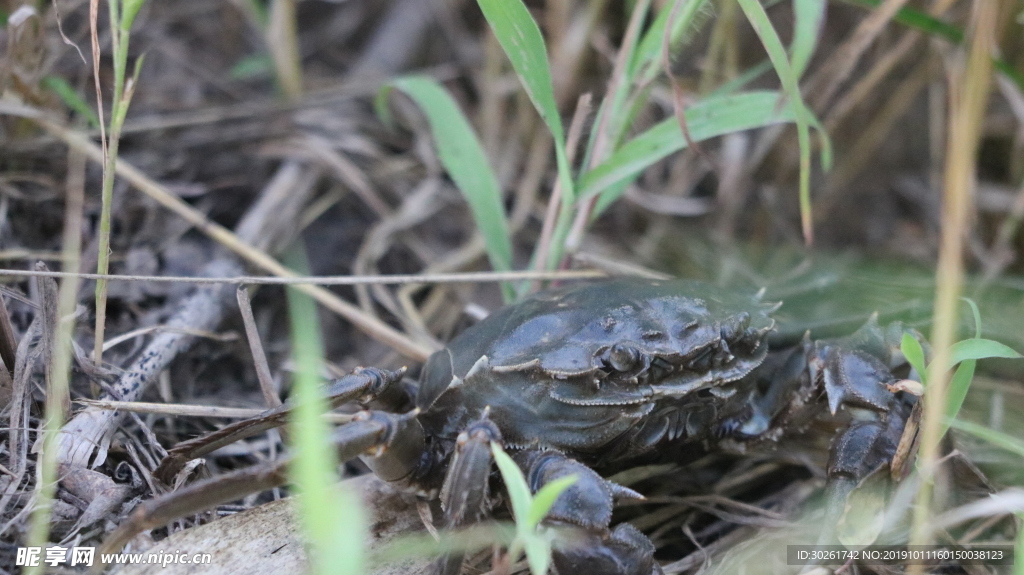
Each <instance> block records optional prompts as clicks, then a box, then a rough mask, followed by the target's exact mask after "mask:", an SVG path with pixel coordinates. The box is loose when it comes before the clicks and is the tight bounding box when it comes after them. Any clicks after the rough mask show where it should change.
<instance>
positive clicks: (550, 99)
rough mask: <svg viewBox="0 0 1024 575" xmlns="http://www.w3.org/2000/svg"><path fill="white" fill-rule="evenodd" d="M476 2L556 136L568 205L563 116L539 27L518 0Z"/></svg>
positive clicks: (569, 180)
mask: <svg viewBox="0 0 1024 575" xmlns="http://www.w3.org/2000/svg"><path fill="white" fill-rule="evenodd" d="M477 4H479V5H480V10H481V11H482V12H483V13H484V18H486V19H487V23H488V24H490V26H491V30H492V31H493V32H494V36H495V37H496V38H497V39H498V44H500V45H501V48H502V50H504V51H505V55H506V56H508V59H509V61H510V62H511V63H512V69H513V70H515V71H516V74H517V75H518V76H519V81H520V82H521V83H522V85H523V89H525V90H526V94H527V95H528V96H529V97H530V101H531V102H533V106H534V107H535V108H537V112H538V113H539V114H540V117H541V119H543V120H544V123H545V124H546V125H547V127H548V129H549V130H550V131H551V135H552V136H553V137H554V139H555V156H556V160H557V162H558V178H559V180H560V183H561V185H562V195H563V197H564V198H565V205H566V206H570V205H571V203H572V201H573V198H574V197H575V195H574V193H573V184H572V171H571V169H570V166H569V160H568V157H567V156H566V151H565V133H564V130H563V128H562V118H561V116H560V115H559V113H558V105H557V104H556V102H555V90H554V87H553V86H552V83H551V67H550V66H549V65H548V54H547V48H546V47H545V45H544V37H543V36H542V35H541V33H540V28H539V27H538V26H537V22H535V21H534V19H533V16H531V15H530V11H529V10H527V9H526V6H525V5H524V4H523V3H522V1H521V0H477Z"/></svg>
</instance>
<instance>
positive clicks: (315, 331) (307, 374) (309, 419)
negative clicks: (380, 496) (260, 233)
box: [286, 250, 366, 575]
mask: <svg viewBox="0 0 1024 575" xmlns="http://www.w3.org/2000/svg"><path fill="white" fill-rule="evenodd" d="M304 255H305V254H304V253H303V252H301V251H300V250H293V251H292V252H291V253H290V254H289V256H290V257H288V258H287V259H288V263H289V264H291V265H292V266H293V267H294V268H295V269H308V267H309V266H308V265H307V263H306V262H305V259H304ZM286 293H287V299H288V311H289V315H290V316H291V328H292V342H293V352H292V353H293V355H294V364H295V366H296V374H295V389H294V392H293V393H294V397H295V400H296V401H295V403H296V405H295V412H294V413H295V415H294V423H293V434H292V441H293V447H294V448H295V453H296V455H295V460H294V462H293V463H292V465H291V467H290V469H289V473H290V477H291V481H292V483H294V484H295V487H296V491H298V493H300V494H301V497H300V498H299V500H298V504H299V512H300V513H299V516H300V519H301V521H302V524H303V527H304V528H305V531H306V534H307V535H308V536H309V538H310V539H311V541H312V543H313V549H314V553H313V565H314V567H313V572H314V573H317V574H322V575H326V574H327V573H332V574H343V575H358V574H360V573H362V562H363V557H362V555H363V549H362V544H363V536H364V533H365V532H366V521H365V519H364V518H363V513H362V509H361V507H360V502H359V500H358V499H357V498H356V496H355V495H354V494H351V493H349V492H348V491H347V490H343V489H341V488H340V487H338V486H336V484H337V482H338V476H337V473H336V472H335V469H337V462H336V459H337V458H336V456H335V453H334V451H333V450H332V449H331V448H330V441H329V437H330V429H329V427H328V424H327V421H326V420H325V419H324V418H323V417H322V415H323V414H324V413H326V412H327V411H328V406H327V402H326V401H325V400H324V398H323V394H321V393H320V386H319V384H320V376H319V373H320V365H321V363H322V361H323V351H322V350H323V345H322V343H321V341H320V327H319V325H318V322H317V317H316V304H315V303H313V300H312V298H310V297H309V296H308V295H306V294H304V293H302V292H300V291H298V290H297V289H295V288H293V287H289V288H288V289H287V292H286Z"/></svg>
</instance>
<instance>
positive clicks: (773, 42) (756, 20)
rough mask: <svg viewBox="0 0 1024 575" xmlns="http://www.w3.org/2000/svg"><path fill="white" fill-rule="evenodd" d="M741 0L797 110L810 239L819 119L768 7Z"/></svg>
mask: <svg viewBox="0 0 1024 575" xmlns="http://www.w3.org/2000/svg"><path fill="white" fill-rule="evenodd" d="M737 1H738V2H739V4H740V8H742V9H743V13H744V14H745V15H746V16H747V20H748V21H749V22H750V25H751V26H752V27H753V28H754V32H756V33H757V36H758V38H760V39H761V44H762V45H764V48H765V51H767V52H768V58H769V59H771V61H772V66H774V67H775V72H776V73H777V74H778V75H779V79H780V80H781V81H782V87H783V89H784V90H785V92H786V96H787V97H788V98H789V99H790V100H792V102H793V104H792V105H793V108H794V109H795V110H796V129H797V137H798V140H799V143H800V219H801V222H802V227H803V231H804V239H805V240H806V241H808V242H810V241H811V240H812V239H813V231H812V227H811V136H810V127H811V125H812V124H817V122H816V121H815V120H814V119H813V114H812V113H811V111H810V110H809V109H808V108H807V105H806V104H805V103H804V101H803V97H802V96H801V95H800V83H799V80H800V77H799V76H798V75H797V73H796V71H795V70H794V68H793V66H792V64H791V63H790V61H789V57H788V56H787V54H786V48H785V47H784V46H783V45H782V40H781V39H780V38H779V35H778V33H777V32H776V31H775V28H774V27H773V26H772V23H771V21H770V20H769V19H768V14H767V13H766V12H765V11H764V7H763V6H761V3H760V2H759V1H758V0H737ZM818 125H820V124H818ZM819 129H820V128H819ZM823 148H828V145H824V146H823ZM822 161H823V163H825V164H826V165H827V164H830V163H831V152H823V154H822Z"/></svg>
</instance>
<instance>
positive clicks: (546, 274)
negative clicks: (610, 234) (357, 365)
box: [0, 269, 608, 285]
mask: <svg viewBox="0 0 1024 575" xmlns="http://www.w3.org/2000/svg"><path fill="white" fill-rule="evenodd" d="M4 276H8V277H52V278H63V277H77V278H79V279H86V280H89V279H101V278H102V279H107V280H110V281H129V282H161V283H190V284H238V285H366V284H380V285H397V284H430V283H483V282H504V281H516V280H586V279H598V278H603V277H607V276H608V273H607V272H604V271H601V270H562V271H518V272H464V273H447V274H423V275H416V274H395V275H367V276H289V277H273V276H233V277H193V276H139V275H113V274H85V273H76V272H55V271H38V270H11V269H0V277H4Z"/></svg>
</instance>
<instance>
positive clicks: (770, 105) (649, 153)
mask: <svg viewBox="0 0 1024 575" xmlns="http://www.w3.org/2000/svg"><path fill="white" fill-rule="evenodd" d="M778 104H779V93H778V92H770V91H767V92H747V93H743V94H735V95H731V96H722V97H718V98H709V99H706V100H703V101H701V102H698V103H696V104H694V105H693V106H691V107H689V108H687V110H686V123H687V126H688V127H689V129H690V136H691V137H692V138H693V140H694V141H698V142H699V141H701V140H706V139H708V138H713V137H715V136H721V135H723V134H730V133H733V132H739V131H742V130H750V129H753V128H761V127H764V126H769V125H772V124H778V123H781V122H792V121H793V119H794V116H795V115H794V112H793V108H792V106H784V107H782V108H780V107H779V105H778ZM686 145H687V143H686V139H685V138H684V137H683V133H682V131H681V130H680V129H679V122H677V121H676V119H675V118H668V119H666V120H663V121H662V122H661V123H659V124H657V125H655V126H654V127H652V128H650V129H649V130H647V131H646V132H644V133H642V134H640V135H639V136H637V137H635V138H633V139H632V140H630V141H629V142H627V143H626V144H625V145H623V146H622V147H621V148H619V149H618V150H617V151H616V152H615V153H614V154H613V155H612V156H611V157H610V158H608V160H607V161H605V162H604V163H602V164H601V165H599V166H597V167H596V168H594V169H593V170H591V171H589V172H587V173H586V174H584V176H583V177H582V178H581V180H580V186H579V190H580V191H579V194H580V198H589V197H592V196H594V195H597V194H600V193H601V192H603V191H605V190H612V189H614V191H615V192H616V193H617V194H621V193H622V192H623V191H624V190H625V187H623V186H621V184H622V183H623V182H628V181H630V180H632V179H633V178H635V177H636V176H637V175H638V174H640V172H642V171H643V170H644V169H646V168H647V167H649V166H651V165H652V164H654V163H655V162H657V161H659V160H661V159H662V158H664V157H666V156H668V155H669V154H671V153H673V152H678V151H679V150H682V149H683V148H685V147H686ZM602 200H604V198H602Z"/></svg>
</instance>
